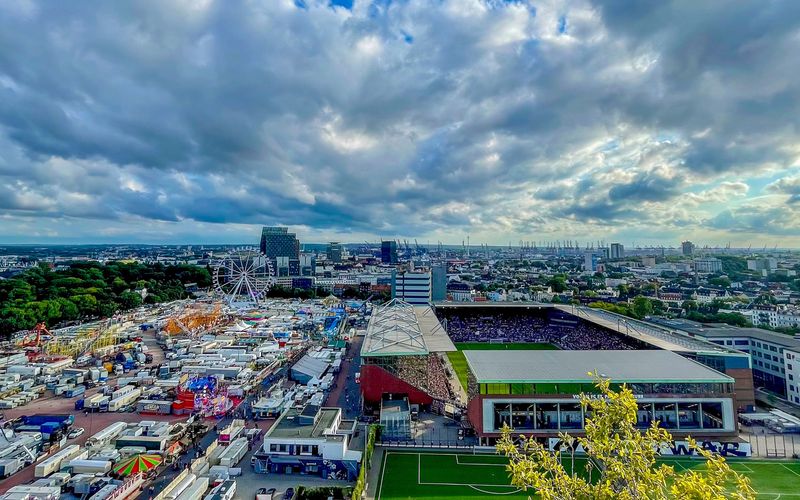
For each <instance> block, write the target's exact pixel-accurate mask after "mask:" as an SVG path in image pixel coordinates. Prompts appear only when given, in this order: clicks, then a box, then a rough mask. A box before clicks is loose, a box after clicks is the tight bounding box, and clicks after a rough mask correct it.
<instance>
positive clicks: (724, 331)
mask: <svg viewBox="0 0 800 500" xmlns="http://www.w3.org/2000/svg"><path fill="white" fill-rule="evenodd" d="M652 321H653V322H655V323H658V324H660V325H664V326H668V327H670V328H676V329H679V330H683V331H684V332H686V333H688V334H689V335H699V336H702V337H706V338H718V337H726V338H727V337H742V338H753V339H758V340H761V341H767V342H772V343H773V344H778V345H781V346H783V347H788V348H790V349H795V350H797V349H800V340H798V339H796V338H794V337H792V336H791V335H786V334H785V333H778V332H772V331H770V330H764V329H763V328H753V327H749V328H745V327H741V326H732V325H727V324H725V323H698V322H697V321H692V320H689V319H683V318H677V319H660V318H659V319H654V320H652Z"/></svg>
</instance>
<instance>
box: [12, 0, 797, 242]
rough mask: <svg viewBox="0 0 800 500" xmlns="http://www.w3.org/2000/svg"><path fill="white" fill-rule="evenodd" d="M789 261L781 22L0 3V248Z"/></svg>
mask: <svg viewBox="0 0 800 500" xmlns="http://www.w3.org/2000/svg"><path fill="white" fill-rule="evenodd" d="M262 224H286V225H290V226H293V227H294V228H295V229H296V230H297V231H298V232H299V233H300V235H301V237H302V239H303V240H305V241H325V240H327V239H332V238H333V239H341V240H343V241H354V242H358V241H363V240H370V241H372V240H375V239H377V238H379V237H399V238H414V237H416V238H419V240H420V242H421V243H422V242H425V241H431V242H435V241H437V240H441V241H444V242H446V243H447V242H450V243H460V242H461V240H462V239H464V238H465V237H466V235H467V234H470V236H471V241H472V242H473V243H478V242H485V243H494V244H507V243H508V242H514V243H515V244H516V242H518V241H519V240H520V239H524V240H535V241H542V240H556V239H565V238H569V239H578V240H581V241H590V240H591V241H596V240H599V239H602V240H605V241H622V242H624V243H627V244H633V243H636V244H650V243H652V244H665V245H676V244H678V242H679V241H680V240H682V239H685V238H690V239H692V240H695V241H697V242H699V243H701V244H704V243H707V244H714V243H718V244H725V243H727V242H729V241H730V242H732V244H734V245H748V244H753V245H754V246H763V245H770V246H773V245H776V244H777V245H781V246H800V2H798V1H797V0H786V1H780V0H777V1H770V0H764V1H760V2H722V1H719V2H717V1H699V2H698V1H688V0H684V1H670V0H664V1H658V2H629V1H627V0H618V1H590V0H575V1H560V0H545V1H534V0H530V1H522V0H521V1H501V0H353V1H348V0H336V1H334V2H331V1H330V0H224V1H223V0H216V1H215V0H203V1H200V0H172V1H166V0H152V1H144V0H137V1H131V2H124V1H119V2H117V1H114V2H108V1H101V0H98V1H79V2H64V1H62V0H54V1H37V0H16V1H13V2H0V242H5V243H21V242H42V243H46V242H51V243H58V242H65V243H73V242H152V243H158V242H169V243H184V242H186V243H197V242H209V243H211V242H232V243H236V242H250V241H252V242H255V241H257V238H258V234H259V226H260V225H262Z"/></svg>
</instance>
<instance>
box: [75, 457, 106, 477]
mask: <svg viewBox="0 0 800 500" xmlns="http://www.w3.org/2000/svg"><path fill="white" fill-rule="evenodd" d="M69 466H70V467H71V468H72V473H73V474H96V473H98V472H100V473H101V474H105V473H107V472H108V471H110V470H111V462H109V461H108V460H86V459H78V458H76V459H73V460H70V461H69Z"/></svg>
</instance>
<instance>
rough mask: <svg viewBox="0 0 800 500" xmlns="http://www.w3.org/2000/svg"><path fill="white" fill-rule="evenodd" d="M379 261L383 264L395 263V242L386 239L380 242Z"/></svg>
mask: <svg viewBox="0 0 800 500" xmlns="http://www.w3.org/2000/svg"><path fill="white" fill-rule="evenodd" d="M381 262H383V263H384V264H397V242H396V241H394V240H387V241H382V242H381Z"/></svg>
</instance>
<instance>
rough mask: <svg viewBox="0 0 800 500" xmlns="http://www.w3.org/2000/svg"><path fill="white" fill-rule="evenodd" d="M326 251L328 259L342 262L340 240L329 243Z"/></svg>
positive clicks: (336, 262) (335, 262)
mask: <svg viewBox="0 0 800 500" xmlns="http://www.w3.org/2000/svg"><path fill="white" fill-rule="evenodd" d="M325 253H326V254H327V255H328V260H329V261H331V262H333V263H334V264H338V263H340V262H342V244H341V243H339V242H338V241H331V242H330V243H328V250H327V252H325Z"/></svg>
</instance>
